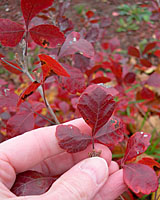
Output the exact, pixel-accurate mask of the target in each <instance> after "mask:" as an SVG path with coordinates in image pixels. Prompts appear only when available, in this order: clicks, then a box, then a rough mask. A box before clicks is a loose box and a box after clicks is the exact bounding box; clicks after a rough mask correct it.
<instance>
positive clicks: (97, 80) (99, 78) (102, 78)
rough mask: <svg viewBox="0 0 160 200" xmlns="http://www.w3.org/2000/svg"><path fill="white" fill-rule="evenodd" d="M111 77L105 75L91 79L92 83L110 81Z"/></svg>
mask: <svg viewBox="0 0 160 200" xmlns="http://www.w3.org/2000/svg"><path fill="white" fill-rule="evenodd" d="M110 81H111V79H110V78H108V77H105V76H101V77H97V78H95V79H93V80H92V81H91V83H96V84H97V83H107V82H110Z"/></svg>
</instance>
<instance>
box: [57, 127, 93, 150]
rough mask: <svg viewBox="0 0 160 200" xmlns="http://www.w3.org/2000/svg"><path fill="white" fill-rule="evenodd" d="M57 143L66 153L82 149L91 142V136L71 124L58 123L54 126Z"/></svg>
mask: <svg viewBox="0 0 160 200" xmlns="http://www.w3.org/2000/svg"><path fill="white" fill-rule="evenodd" d="M56 137H57V139H58V144H59V146H60V147H61V148H62V149H65V150H66V151H67V152H68V153H76V152H79V151H83V150H84V149H86V148H87V146H88V145H89V143H91V136H89V135H85V134H83V133H81V132H80V130H79V129H78V128H77V127H75V126H73V125H59V126H58V127H57V128H56Z"/></svg>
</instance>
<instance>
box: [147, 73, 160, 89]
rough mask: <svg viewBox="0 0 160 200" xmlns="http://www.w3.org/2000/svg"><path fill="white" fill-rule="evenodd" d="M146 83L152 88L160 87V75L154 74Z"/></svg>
mask: <svg viewBox="0 0 160 200" xmlns="http://www.w3.org/2000/svg"><path fill="white" fill-rule="evenodd" d="M146 83H147V84H148V85H150V86H153V87H160V74H158V73H157V72H154V73H153V74H151V75H150V76H149V79H148V80H147V81H146Z"/></svg>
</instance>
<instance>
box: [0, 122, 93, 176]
mask: <svg viewBox="0 0 160 200" xmlns="http://www.w3.org/2000/svg"><path fill="white" fill-rule="evenodd" d="M66 124H67V123H66ZM68 124H73V125H75V126H77V127H79V128H80V129H81V131H83V132H86V133H90V131H91V129H90V127H89V126H88V125H87V124H86V123H85V122H84V120H83V119H76V120H73V121H70V122H68ZM55 131H56V126H51V127H44V128H40V129H36V130H33V131H30V132H27V133H25V134H23V135H20V136H18V137H15V138H12V139H11V140H8V141H6V142H3V143H1V144H0V158H1V159H2V160H3V161H6V162H8V163H9V164H10V165H11V166H12V167H13V168H14V170H15V172H16V173H20V172H23V171H26V170H28V169H30V168H32V167H33V166H35V165H36V164H38V163H39V162H41V161H42V160H44V159H47V158H48V157H51V156H55V155H58V154H60V153H62V152H63V151H64V150H63V149H61V148H60V147H59V145H58V142H57V139H56V137H55Z"/></svg>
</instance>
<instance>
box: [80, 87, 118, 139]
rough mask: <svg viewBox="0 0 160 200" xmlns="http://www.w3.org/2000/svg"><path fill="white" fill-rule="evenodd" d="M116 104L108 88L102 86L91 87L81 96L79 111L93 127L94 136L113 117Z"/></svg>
mask: <svg viewBox="0 0 160 200" xmlns="http://www.w3.org/2000/svg"><path fill="white" fill-rule="evenodd" d="M115 106H116V102H115V101H114V100H113V96H112V95H110V94H108V92H107V88H105V87H103V86H100V85H91V86H89V87H88V88H87V89H86V90H85V91H84V92H83V93H82V95H81V97H80V99H79V103H78V104H77V107H78V110H79V112H80V114H81V115H82V117H83V118H84V120H85V121H86V123H87V124H88V125H89V126H91V127H92V129H93V130H92V131H93V132H92V133H93V135H94V134H95V133H96V131H97V130H98V129H100V128H101V127H102V126H103V125H104V124H105V123H106V122H107V121H108V120H109V118H110V117H111V115H112V114H113V111H114V109H115Z"/></svg>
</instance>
